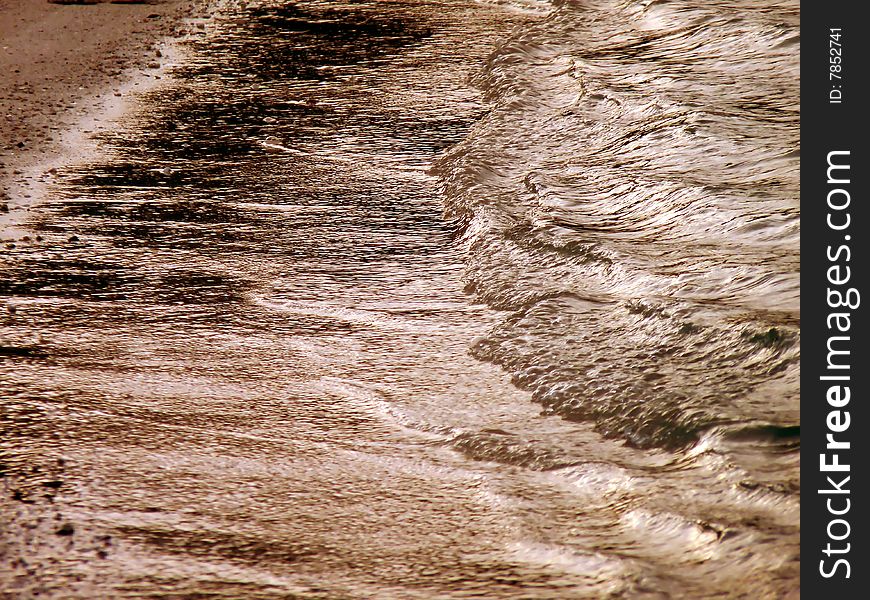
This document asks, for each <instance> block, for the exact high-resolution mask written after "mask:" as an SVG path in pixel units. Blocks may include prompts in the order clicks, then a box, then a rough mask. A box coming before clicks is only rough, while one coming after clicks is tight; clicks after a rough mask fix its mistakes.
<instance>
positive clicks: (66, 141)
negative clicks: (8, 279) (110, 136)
mask: <svg viewBox="0 0 870 600" xmlns="http://www.w3.org/2000/svg"><path fill="white" fill-rule="evenodd" d="M209 5H210V2H208V0H150V1H149V2H143V1H141V0H140V1H139V2H135V3H122V2H117V0H115V2H111V1H110V0H103V1H102V2H99V3H97V4H55V3H51V2H49V1H48V0H20V1H14V2H13V0H0V72H3V73H4V78H5V81H4V84H3V86H2V87H0V120H2V126H0V241H2V242H5V243H11V242H14V241H16V240H17V239H18V238H19V237H20V236H21V235H25V228H24V227H23V226H22V223H23V221H25V220H26V219H27V212H28V211H29V210H30V209H31V208H32V207H33V206H34V205H36V204H38V203H39V200H40V197H41V196H42V190H41V189H40V188H41V186H42V184H43V183H45V182H46V180H48V179H49V174H48V173H47V171H49V170H50V169H51V167H60V166H63V165H62V164H58V163H62V162H66V161H68V160H70V159H72V160H81V159H82V158H84V156H85V155H87V154H88V153H89V152H92V151H93V150H94V149H95V148H94V145H93V144H92V143H90V141H89V139H88V138H89V136H90V135H91V134H93V133H94V132H95V131H96V130H98V129H101V128H103V127H105V126H106V125H107V124H109V123H111V122H113V121H114V120H116V119H118V118H120V117H121V116H122V115H123V114H125V113H126V112H128V111H129V110H130V108H132V106H133V105H135V102H136V96H137V95H138V94H139V93H140V92H142V91H145V90H148V89H152V88H154V87H156V85H158V84H159V83H160V82H161V81H162V74H163V71H164V70H165V69H166V68H167V67H169V66H171V65H172V64H173V63H175V62H176V58H177V54H178V52H177V48H173V44H172V43H171V42H175V41H178V40H181V39H183V38H184V37H185V36H187V35H189V34H191V33H197V32H198V31H197V30H198V28H197V26H196V25H195V23H196V21H197V20H198V19H203V18H204V17H208V16H209V15H208V12H207V11H206V8H207V7H208V6H209Z"/></svg>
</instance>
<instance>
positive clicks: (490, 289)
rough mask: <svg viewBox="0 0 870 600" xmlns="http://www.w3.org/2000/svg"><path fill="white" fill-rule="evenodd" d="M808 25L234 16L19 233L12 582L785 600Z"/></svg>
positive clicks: (9, 362) (674, 7) (12, 364)
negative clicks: (802, 82)
mask: <svg viewBox="0 0 870 600" xmlns="http://www.w3.org/2000/svg"><path fill="white" fill-rule="evenodd" d="M797 11H798V8H797V5H796V3H793V2H791V3H783V4H772V3H769V2H765V3H755V2H747V1H741V2H735V3H728V4H722V3H717V4H715V5H714V6H712V7H709V8H697V7H696V6H691V5H689V4H688V3H681V2H666V3H665V2H582V3H570V2H559V3H556V4H552V5H551V4H549V3H543V2H516V3H508V2H504V3H497V2H492V3H483V2H479V3H475V2H466V1H461V0H448V1H442V2H425V1H423V2H378V3H365V2H349V3H335V2H299V3H290V2H281V1H279V0H257V1H253V2H247V3H240V2H229V1H228V2H224V3H222V4H220V6H219V9H218V11H217V13H216V14H215V18H214V19H213V21H212V22H210V23H209V26H208V28H207V29H206V30H204V32H203V33H202V35H200V36H198V37H197V38H195V39H194V40H193V41H192V42H190V44H189V48H188V58H187V60H185V61H184V62H183V63H182V64H180V65H179V66H178V67H176V68H175V69H174V70H173V77H172V79H171V80H170V81H169V82H168V83H166V85H164V86H162V87H160V88H158V89H156V90H155V91H153V92H151V93H149V95H148V96H147V97H146V99H145V102H144V105H143V106H144V108H143V109H142V110H141V111H139V112H137V113H135V114H132V115H129V117H128V119H127V120H126V121H125V123H124V124H123V125H122V126H121V127H119V128H117V129H115V130H113V131H111V132H108V133H104V134H102V135H101V137H100V139H99V140H98V141H99V143H100V144H101V146H102V148H103V149H104V151H103V153H102V158H101V159H99V160H97V161H95V162H93V163H91V164H86V165H78V166H73V165H70V166H69V167H67V168H65V169H62V170H61V171H60V173H59V174H58V178H57V181H56V182H55V183H54V184H52V187H51V194H50V196H49V198H48V200H47V202H46V204H45V205H44V206H43V207H42V209H41V211H40V212H39V213H37V215H36V216H35V217H34V222H33V223H32V225H33V228H34V230H35V232H36V233H38V234H39V235H40V236H41V237H43V238H44V239H43V240H42V241H41V242H39V243H29V244H20V245H18V247H17V248H15V249H12V250H6V251H5V254H4V262H3V266H2V269H3V277H2V280H0V293H2V294H3V295H4V296H6V297H7V298H8V299H9V301H10V302H12V303H13V304H14V306H15V307H16V308H17V311H16V312H15V314H9V315H7V316H5V317H4V318H5V322H3V323H2V325H0V327H2V328H0V332H2V336H3V337H2V342H3V347H2V350H0V352H2V353H0V386H2V389H3V390H4V392H3V396H4V400H3V408H2V410H3V415H2V425H3V428H4V435H3V438H2V441H0V451H2V464H3V472H4V474H5V477H4V479H3V482H4V486H5V488H4V492H5V494H6V496H7V498H6V500H4V504H3V505H2V506H3V513H2V514H3V520H4V521H5V523H4V531H5V533H4V534H3V551H4V552H5V554H6V555H7V556H13V557H16V558H15V559H14V560H13V561H12V562H11V563H10V564H11V566H10V567H9V568H8V569H6V570H5V571H4V572H3V577H2V578H0V581H2V585H3V588H2V589H3V590H4V591H8V590H15V591H16V593H19V594H20V595H22V596H24V597H27V594H35V593H36V592H41V593H42V595H43V596H44V595H46V594H47V595H52V596H55V597H64V598H75V597H79V598H95V597H112V598H115V597H136V598H140V597H189V598H194V597H196V598H199V597H227V598H239V597H244V598H287V597H300V598H369V597H371V598H453V597H456V598H459V597H469V596H477V597H484V598H712V597H722V598H739V597H745V598H784V597H789V596H790V595H794V596H795V597H796V596H797V592H798V589H799V574H798V566H799V563H798V560H799V559H798V556H799V555H798V544H799V504H798V493H799V487H800V480H799V454H798V451H799V428H798V423H799V407H798V398H799V396H798V369H799V339H800V338H799V318H800V316H799V307H798V299H799V288H798V260H799V256H798V235H799V212H798V175H797V173H798V164H799V162H798V161H799V156H798V141H799V140H798V127H797V124H798V120H799V107H798V106H797V101H798V100H797V99H798V84H799V77H798V76H799V73H798V59H797V55H798V54H797V44H798V43H799V38H798V12H797ZM759 57H763V58H764V60H761V59H760V58H759ZM73 235H75V237H74V238H73V237H71V236H73ZM67 523H68V524H69V525H70V526H72V530H73V531H72V533H71V532H70V531H69V529H66V530H64V531H65V533H71V535H57V534H56V532H57V531H61V530H63V526H64V524H67Z"/></svg>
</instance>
